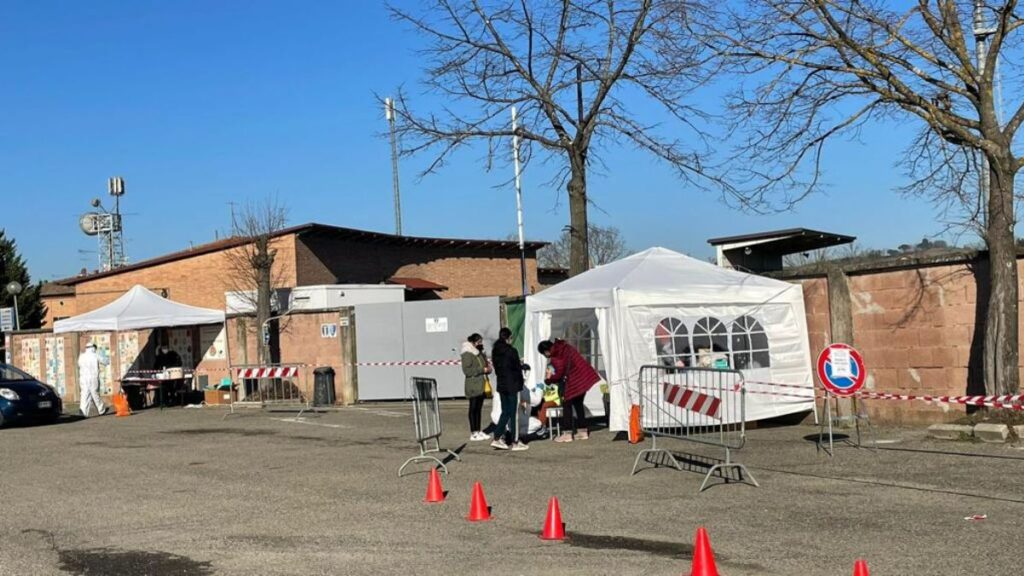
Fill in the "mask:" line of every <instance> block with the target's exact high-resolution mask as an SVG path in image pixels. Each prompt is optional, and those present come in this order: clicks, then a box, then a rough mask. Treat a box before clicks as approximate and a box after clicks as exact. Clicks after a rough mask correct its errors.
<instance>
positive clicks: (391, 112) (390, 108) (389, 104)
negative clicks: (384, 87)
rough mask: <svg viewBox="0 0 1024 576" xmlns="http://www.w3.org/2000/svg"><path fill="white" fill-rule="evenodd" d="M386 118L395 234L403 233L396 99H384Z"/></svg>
mask: <svg viewBox="0 0 1024 576" xmlns="http://www.w3.org/2000/svg"><path fill="white" fill-rule="evenodd" d="M384 118H385V119H387V121H388V131H389V132H390V134H391V187H392V188H393V189H394V193H395V234H397V235H399V236H401V235H402V197H401V194H400V193H399V192H398V135H397V134H396V133H395V101H394V100H393V99H391V98H385V99H384Z"/></svg>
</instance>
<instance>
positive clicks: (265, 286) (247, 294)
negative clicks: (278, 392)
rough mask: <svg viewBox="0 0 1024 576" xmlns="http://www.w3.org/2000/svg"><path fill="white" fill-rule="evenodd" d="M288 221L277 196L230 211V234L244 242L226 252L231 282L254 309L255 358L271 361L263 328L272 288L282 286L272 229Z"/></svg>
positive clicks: (273, 230)
mask: <svg viewBox="0 0 1024 576" xmlns="http://www.w3.org/2000/svg"><path fill="white" fill-rule="evenodd" d="M287 222H288V209H287V207H285V206H284V205H282V204H281V203H280V202H278V200H277V198H266V199H264V200H261V201H256V202H249V203H247V204H244V205H243V206H242V207H241V208H240V209H239V210H236V211H233V212H232V214H231V232H232V236H233V237H235V238H238V239H241V240H244V241H245V242H244V243H243V244H242V245H241V246H239V247H238V248H235V249H233V250H229V251H228V252H227V255H228V265H229V267H230V268H231V270H230V274H231V278H232V285H233V287H234V289H235V291H236V292H238V293H239V294H240V295H241V296H242V298H243V299H248V300H249V304H250V305H251V306H252V307H253V308H254V309H255V310H256V326H255V327H256V336H257V338H259V340H258V342H259V345H258V346H257V360H258V362H259V363H260V364H264V363H267V362H270V360H271V356H270V346H269V344H268V343H267V342H266V341H265V340H264V338H263V333H262V330H263V329H264V324H267V323H268V321H269V320H270V318H271V316H270V315H271V299H272V296H273V292H274V289H275V288H276V287H280V286H282V285H283V284H282V270H281V268H280V267H278V268H277V269H275V268H274V260H275V258H276V257H277V250H275V249H274V248H273V238H274V235H275V233H277V232H278V231H280V230H282V229H283V228H284V227H285V225H286V224H287Z"/></svg>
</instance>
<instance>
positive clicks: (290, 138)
mask: <svg viewBox="0 0 1024 576" xmlns="http://www.w3.org/2000/svg"><path fill="white" fill-rule="evenodd" d="M419 41H420V39H419V38H418V37H417V36H415V35H414V34H412V33H410V32H409V31H408V30H406V29H404V28H403V27H402V26H400V25H398V24H396V23H394V22H392V21H390V20H389V18H388V16H387V14H386V12H385V10H384V8H383V4H379V3H378V2H375V1H365V2H364V1H351V2H336V1H335V2H312V1H306V2H283V1H269V0H247V1H244V2H243V1H218V2H198V1H189V0H179V1H174V2H172V1H152V0H134V1H123V2H114V1H103V0H90V1H89V2H78V1H71V0H68V1H63V2H56V1H46V0H31V1H26V0H7V1H6V2H4V8H3V16H2V17H0V86H3V89H2V90H0V175H2V178H0V201H2V204H0V205H2V206H3V207H2V208H0V214H2V218H0V227H3V228H5V229H6V231H7V234H8V236H11V237H13V238H15V239H16V240H17V241H18V244H19V246H20V248H21V251H22V253H23V255H24V256H25V258H26V259H27V260H28V262H29V266H30V270H31V273H32V274H33V277H34V278H35V279H43V280H46V279H53V278H58V277H63V276H67V275H72V274H74V273H75V272H77V271H78V270H79V269H80V268H82V267H88V268H90V269H92V268H95V267H96V255H95V253H94V252H87V253H80V252H79V251H80V250H84V251H95V249H96V243H95V239H94V238H90V237H86V236H85V235H83V234H82V233H81V232H80V231H79V229H78V225H77V220H78V217H79V215H80V214H82V213H83V212H86V211H87V210H88V209H89V207H88V202H89V200H90V199H91V198H93V197H96V196H99V197H102V198H103V199H104V201H107V200H109V197H107V196H106V179H107V178H108V177H109V176H113V175H121V176H123V177H124V178H125V179H126V182H127V190H128V192H127V195H126V197H125V198H124V203H123V211H124V212H125V213H126V214H127V216H126V222H125V227H126V238H127V241H128V255H129V257H130V259H131V260H133V261H137V260H141V259H144V258H148V257H152V256H156V255H159V254H162V253H166V252H169V251H174V250H179V249H183V248H186V247H188V245H189V243H190V242H191V243H195V244H198V243H202V242H207V241H210V240H213V239H214V236H215V234H216V232H217V231H218V230H219V231H223V230H226V229H227V228H228V225H229V216H230V207H229V202H244V201H246V200H247V199H259V198H263V197H266V196H268V195H272V194H277V195H278V197H279V198H280V199H281V200H282V201H283V202H284V203H286V204H288V205H289V206H290V209H291V212H290V221H291V223H292V224H299V223H304V222H309V221H317V222H323V223H328V224H336V225H340V226H350V227H356V228H365V229H370V230H380V231H385V232H390V231H392V229H393V215H392V205H391V171H390V156H389V148H388V143H387V141H386V140H385V139H383V138H381V132H382V131H383V130H384V128H385V124H384V119H383V112H382V110H381V109H380V107H379V105H378V104H377V103H376V101H375V99H374V93H375V92H376V93H380V94H387V93H389V92H391V91H393V90H394V89H395V88H396V87H397V86H399V85H405V86H406V87H407V88H409V89H410V90H411V91H413V93H415V91H416V90H417V88H416V86H415V83H416V81H417V80H418V79H419V78H420V77H421V71H420V63H419V62H418V60H417V55H416V53H415V49H416V48H417V46H418V45H419ZM705 97H706V98H708V99H709V101H708V102H707V104H708V105H709V106H716V105H717V102H713V101H711V99H716V98H717V97H718V96H717V95H716V93H715V92H712V93H709V94H708V95H707V96H705ZM900 129H901V130H906V129H907V125H903V126H902V127H901V128H900ZM903 141H904V137H903V136H901V135H900V134H899V132H898V131H894V130H893V129H891V128H889V127H876V128H873V129H868V130H866V131H864V133H862V134H861V135H860V139H859V140H858V141H843V142H836V143H835V144H833V145H832V147H831V148H830V149H829V151H828V154H827V156H826V178H827V181H828V182H829V185H830V186H829V189H828V191H827V193H824V194H821V195H818V196H815V197H812V198H810V199H808V200H806V201H805V202H804V203H802V204H801V205H799V206H798V207H797V208H796V209H795V210H793V211H791V212H786V213H780V214H773V215H770V216H755V215H750V214H743V213H741V212H737V211H734V210H732V209H730V208H728V207H727V206H725V205H723V204H722V203H721V201H720V199H719V198H718V197H717V196H715V195H714V194H712V193H709V192H704V191H700V190H696V189H692V188H691V187H688V186H687V185H685V184H683V183H681V182H680V181H679V180H677V179H676V178H675V177H674V176H673V175H672V173H671V171H670V170H669V169H668V168H667V167H665V166H663V165H661V164H659V163H658V162H657V161H655V160H653V159H651V158H649V157H647V156H644V155H642V154H640V153H638V152H635V151H633V150H631V149H628V148H625V149H613V150H609V151H606V152H605V153H604V160H605V164H606V166H607V168H606V169H605V170H604V173H603V174H600V175H593V176H591V178H590V181H589V186H590V194H591V197H592V199H593V200H594V202H595V203H596V204H597V205H598V206H599V208H600V210H593V211H592V219H593V220H594V221H596V222H597V223H599V224H614V225H616V226H618V227H619V228H620V229H621V230H622V231H623V233H624V235H625V237H626V238H627V240H628V242H629V244H630V246H631V247H633V248H635V249H642V248H646V247H649V246H653V245H660V246H665V247H669V248H673V249H677V250H680V251H684V252H688V253H690V254H693V255H695V256H707V255H710V254H711V249H710V248H709V247H708V245H707V244H706V239H707V238H709V237H715V236H724V235H731V234H740V233H748V232H754V231H760V230H767V229H773V228H784V227H793V226H805V227H811V228H819V229H825V230H829V231H835V232H840V233H845V234H852V235H855V236H858V237H859V238H860V239H861V242H860V243H861V244H862V245H864V246H866V247H892V246H895V245H898V244H901V243H904V242H913V241H919V240H920V239H921V238H922V237H923V236H925V235H932V234H936V233H938V232H940V231H941V229H942V227H941V225H940V224H938V223H937V222H936V218H935V215H936V212H935V209H934V208H933V207H932V206H930V205H929V204H928V203H927V202H925V201H924V200H910V199H903V198H900V197H899V196H897V195H896V194H894V193H893V191H892V190H893V188H894V186H896V185H898V184H899V182H900V180H901V175H900V173H899V170H898V169H897V168H896V167H895V163H896V161H897V160H898V159H899V153H900V150H901V146H902V142H903ZM421 165H422V162H420V161H417V160H411V161H407V162H403V164H402V169H401V176H402V196H403V213H404V216H403V219H404V229H405V233H406V234H411V235H424V236H434V235H436V236H455V237H482V238H501V237H505V236H506V235H508V234H510V233H512V232H513V231H514V229H515V212H514V208H515V198H514V195H513V192H512V190H511V189H510V188H508V187H502V186H501V184H502V183H504V182H505V181H506V180H507V179H508V178H509V176H510V175H509V174H507V173H505V172H504V171H503V172H501V173H490V174H489V173H487V172H485V171H484V166H483V162H482V156H481V154H480V153H474V152H472V151H469V152H467V153H464V154H462V155H461V156H459V157H458V158H457V160H456V161H455V162H453V163H452V164H450V165H449V166H448V167H447V168H446V169H445V170H444V171H443V172H441V173H440V174H438V175H433V176H430V177H427V178H425V179H417V177H416V173H417V168H419V167H421ZM548 184H549V174H548V173H547V172H546V169H545V168H543V167H541V166H539V165H536V166H532V167H530V169H528V170H527V171H526V172H525V173H524V176H523V187H524V195H525V218H526V229H527V236H528V237H530V238H532V239H542V240H549V239H553V238H554V237H556V236H557V235H558V234H559V231H560V230H561V228H562V227H563V226H564V225H565V224H566V223H567V221H568V207H567V203H566V202H565V200H564V199H563V200H562V201H561V202H559V199H560V198H562V196H563V192H562V191H561V190H556V189H553V188H551V187H550V186H549V185H548Z"/></svg>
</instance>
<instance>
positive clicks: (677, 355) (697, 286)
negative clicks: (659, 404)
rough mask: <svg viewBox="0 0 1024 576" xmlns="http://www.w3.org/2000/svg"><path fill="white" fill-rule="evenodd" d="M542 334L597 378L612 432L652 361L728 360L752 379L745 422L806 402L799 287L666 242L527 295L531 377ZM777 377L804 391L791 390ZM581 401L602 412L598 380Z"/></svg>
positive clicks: (807, 371) (808, 380)
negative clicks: (572, 351) (569, 349)
mask: <svg viewBox="0 0 1024 576" xmlns="http://www.w3.org/2000/svg"><path fill="white" fill-rule="evenodd" d="M549 338H562V339H565V340H567V341H569V342H570V343H571V344H573V345H574V346H576V347H577V348H578V349H579V350H580V352H581V353H582V354H583V356H584V357H585V358H588V359H589V360H590V361H591V363H592V364H594V365H595V368H597V369H598V371H599V372H600V373H601V374H602V375H603V376H604V377H605V379H606V381H607V382H608V384H609V395H610V412H611V413H610V415H609V416H610V418H609V424H610V427H611V429H612V430H613V431H624V430H626V429H628V427H629V407H630V405H631V404H632V403H634V402H635V401H636V387H637V378H638V376H639V373H640V368H641V367H642V366H644V365H651V364H659V365H663V366H666V365H667V366H683V365H686V366H699V365H716V364H718V365H722V363H723V362H727V363H728V365H729V366H731V367H733V368H736V369H738V370H740V371H741V372H742V373H743V375H744V378H745V379H746V380H747V381H748V383H750V385H749V386H748V391H749V392H750V393H748V394H747V400H746V406H747V408H746V419H747V421H753V420H761V419H765V418H771V417H775V416H782V415H786V414H793V413H798V412H804V411H808V410H813V409H814V401H813V399H812V395H811V393H810V392H808V390H809V389H810V387H812V386H813V380H812V376H811V375H812V372H811V357H810V347H809V344H808V340H807V319H806V316H805V315H804V299H803V291H802V289H801V287H800V285H798V284H790V283H788V282H782V281H780V280H775V279H772V278H766V277H763V276H756V275H753V274H745V273H742V272H737V271H735V270H727V269H724V268H719V267H717V266H715V265H713V264H709V263H706V262H702V261H700V260H696V259H694V258H690V257H688V256H685V255H683V254H679V253H677V252H673V251H671V250H667V249H665V248H650V249H648V250H645V251H644V252H640V253H639V254H635V255H633V256H629V257H627V258H624V259H622V260H618V261H616V262H612V263H610V264H606V265H604V266H599V267H597V268H594V269H592V270H589V271H587V272H585V273H583V274H580V275H578V276H575V277H573V278H570V279H569V280H567V281H565V282H562V283H561V284H558V285H556V286H554V287H552V288H549V289H547V290H544V291H543V292H540V293H539V294H536V295H534V296H530V297H528V298H527V299H526V338H525V347H526V350H525V352H526V360H527V361H528V362H529V363H530V364H531V365H532V366H533V367H534V371H533V374H531V378H533V379H537V378H538V377H539V376H540V375H541V374H543V369H544V366H545V358H544V357H543V356H541V355H540V354H538V353H537V344H538V343H539V342H540V341H542V340H545V339H549ZM716 361H717V362H716ZM778 384H784V385H787V386H800V387H805V389H804V390H795V392H796V393H795V394H792V392H794V389H791V388H785V387H779V386H777V385H778ZM773 392H782V393H791V394H790V395H788V396H786V395H772V393H773ZM801 396H805V398H801ZM586 405H587V409H588V411H590V412H591V413H592V414H603V413H604V406H603V402H602V397H601V392H600V390H598V387H596V386H595V387H594V388H593V389H591V391H590V392H589V393H588V394H587V397H586Z"/></svg>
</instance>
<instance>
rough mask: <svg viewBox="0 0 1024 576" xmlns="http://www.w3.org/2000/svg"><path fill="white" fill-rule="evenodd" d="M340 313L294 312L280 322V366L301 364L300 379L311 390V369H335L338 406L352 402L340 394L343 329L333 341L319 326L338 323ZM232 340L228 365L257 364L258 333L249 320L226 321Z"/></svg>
mask: <svg viewBox="0 0 1024 576" xmlns="http://www.w3.org/2000/svg"><path fill="white" fill-rule="evenodd" d="M339 317H340V313H339V312H337V311H331V312H310V313H295V314H291V315H289V316H288V317H287V319H286V320H285V321H283V322H282V323H281V337H280V364H302V365H304V367H303V371H302V375H301V379H303V386H306V387H307V389H308V390H312V385H313V369H314V368H317V367H320V366H330V367H332V368H334V373H335V377H334V381H335V394H336V398H337V401H338V403H351V402H353V401H354V400H355V399H354V398H345V397H343V395H342V390H343V387H342V386H341V381H342V379H343V378H345V373H346V371H347V370H349V368H350V366H349V365H348V359H347V358H346V354H345V352H344V348H343V346H342V329H341V328H340V327H339V330H338V336H337V337H336V338H324V337H323V336H322V335H321V332H320V327H321V325H323V324H335V325H337V324H339ZM228 330H229V331H230V332H229V333H230V336H231V338H232V342H231V347H230V350H231V362H232V365H233V366H238V365H246V364H249V365H256V344H257V342H258V334H257V332H256V330H255V321H254V319H253V318H251V317H236V318H231V319H230V320H229V321H228Z"/></svg>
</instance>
